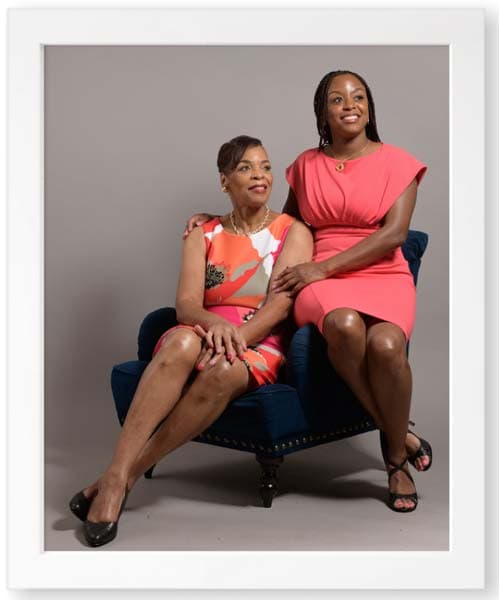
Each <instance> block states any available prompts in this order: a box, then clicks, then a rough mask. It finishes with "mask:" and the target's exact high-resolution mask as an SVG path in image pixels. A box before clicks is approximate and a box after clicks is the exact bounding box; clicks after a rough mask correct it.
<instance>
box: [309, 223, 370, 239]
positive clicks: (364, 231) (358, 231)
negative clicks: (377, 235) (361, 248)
mask: <svg viewBox="0 0 499 600" xmlns="http://www.w3.org/2000/svg"><path fill="white" fill-rule="evenodd" d="M379 228H380V226H379V225H371V226H368V227H357V226H355V225H327V226H324V227H320V228H318V229H315V230H314V235H315V238H316V239H320V238H323V237H330V236H337V235H340V236H344V235H347V236H350V235H351V236H359V237H366V236H368V235H370V234H371V233H374V232H375V231H377V230H378V229H379Z"/></svg>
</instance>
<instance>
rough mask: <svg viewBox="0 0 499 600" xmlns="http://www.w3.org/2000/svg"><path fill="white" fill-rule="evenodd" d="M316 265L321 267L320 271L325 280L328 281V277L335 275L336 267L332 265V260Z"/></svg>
mask: <svg viewBox="0 0 499 600" xmlns="http://www.w3.org/2000/svg"><path fill="white" fill-rule="evenodd" d="M316 264H317V266H318V267H319V270H320V272H321V273H322V275H323V277H324V279H327V278H328V277H331V276H332V275H334V267H333V265H332V264H331V261H330V260H323V261H321V262H319V263H316Z"/></svg>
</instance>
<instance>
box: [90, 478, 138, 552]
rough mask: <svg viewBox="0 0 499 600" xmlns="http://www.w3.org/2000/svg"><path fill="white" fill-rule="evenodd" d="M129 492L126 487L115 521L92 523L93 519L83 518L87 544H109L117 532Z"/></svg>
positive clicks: (95, 545)
mask: <svg viewBox="0 0 499 600" xmlns="http://www.w3.org/2000/svg"><path fill="white" fill-rule="evenodd" d="M129 492H130V490H129V489H128V487H127V488H126V490H125V496H124V498H123V501H122V503H121V506H120V512H119V513H118V518H117V519H116V521H109V522H103V523H94V522H93V521H88V520H85V522H84V523H83V532H84V534H85V539H86V540H87V543H88V545H89V546H93V547H97V546H104V544H109V542H112V541H113V540H114V538H115V537H116V534H117V533H118V521H119V520H120V517H121V513H122V512H123V509H124V508H125V504H126V501H127V498H128V493H129Z"/></svg>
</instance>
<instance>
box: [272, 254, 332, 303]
mask: <svg viewBox="0 0 499 600" xmlns="http://www.w3.org/2000/svg"><path fill="white" fill-rule="evenodd" d="M325 278H326V273H325V271H324V269H323V267H322V266H321V264H320V263H313V262H308V263H301V264H299V265H294V266H293V267H286V268H285V269H284V271H282V272H281V273H279V275H278V276H277V277H276V278H275V281H274V285H273V286H272V291H274V292H276V293H278V292H287V294H288V296H295V295H296V294H297V293H298V292H299V291H300V290H301V289H303V288H304V287H305V286H306V285H308V284H309V283H312V282H313V281H320V280H321V279H325Z"/></svg>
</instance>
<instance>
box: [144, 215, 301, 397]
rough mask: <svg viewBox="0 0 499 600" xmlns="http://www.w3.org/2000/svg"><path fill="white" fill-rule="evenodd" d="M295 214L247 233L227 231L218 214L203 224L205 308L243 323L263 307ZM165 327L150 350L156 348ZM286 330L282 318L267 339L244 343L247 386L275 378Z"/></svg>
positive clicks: (284, 347)
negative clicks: (249, 233)
mask: <svg viewBox="0 0 499 600" xmlns="http://www.w3.org/2000/svg"><path fill="white" fill-rule="evenodd" d="M294 221H295V219H294V218H293V217H290V216H289V215H287V214H281V215H279V216H278V217H276V218H275V219H274V220H273V221H272V223H270V224H269V225H268V227H266V228H265V229H262V230H261V231H259V232H257V233H254V234H252V235H250V236H245V235H235V234H233V233H230V232H229V231H226V230H225V229H224V227H223V226H222V223H221V222H220V219H219V218H218V217H216V218H215V219H212V220H211V221H208V222H207V223H205V224H204V225H203V226H202V228H203V232H204V240H205V245H206V277H205V292H204V303H203V304H204V308H205V309H206V310H209V311H210V312H213V313H216V314H217V315H220V316H221V317H223V318H224V319H227V321H230V322H231V323H233V324H234V325H237V326H239V325H242V324H243V323H245V322H246V321H248V320H249V319H251V318H252V317H253V316H254V315H255V313H256V312H257V311H258V310H259V309H260V308H261V307H262V306H263V304H264V302H265V298H266V297H267V294H268V288H269V282H270V276H271V274H272V269H273V267H274V265H275V262H276V260H277V257H278V256H279V254H280V252H281V250H282V248H283V245H284V241H285V239H286V236H287V234H288V231H289V228H290V227H291V225H292V224H293V223H294ZM178 327H188V328H190V329H192V327H191V326H190V325H182V324H180V325H178V326H177V327H174V328H172V329H169V330H168V331H166V332H165V333H164V334H163V335H162V336H161V338H160V339H159V341H158V343H157V344H156V348H155V349H154V353H156V352H157V351H158V350H159V348H160V347H161V344H162V342H163V339H164V337H165V336H166V335H168V334H169V333H171V332H172V331H173V330H175V329H177V328H178ZM288 342H289V329H288V326H287V324H286V323H280V324H279V325H278V326H277V327H276V328H275V330H274V331H272V332H271V333H270V334H269V335H268V336H267V337H266V338H265V339H263V340H261V341H260V342H259V343H258V344H255V345H254V346H250V347H248V350H247V351H246V352H245V353H244V358H243V362H244V364H245V365H246V367H247V369H248V371H249V373H250V388H254V387H258V386H260V385H264V384H268V383H275V381H276V380H277V376H278V373H279V369H280V368H281V366H282V365H283V364H284V361H285V355H284V353H285V349H286V346H287V343H288Z"/></svg>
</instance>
